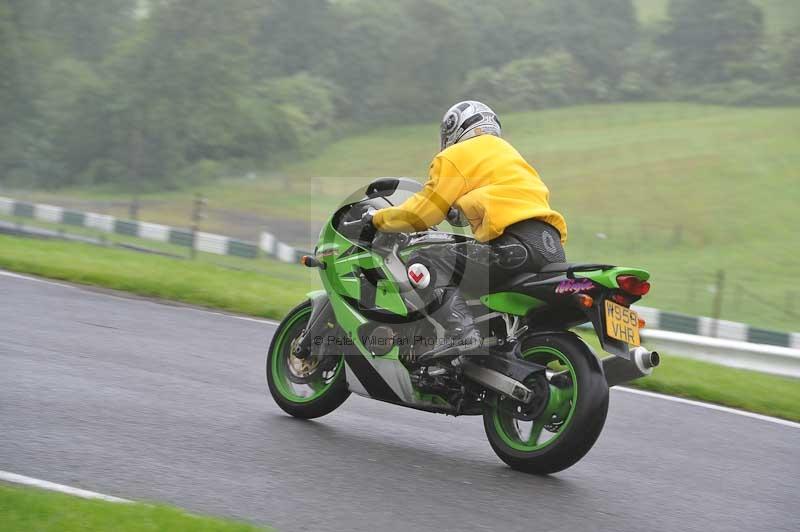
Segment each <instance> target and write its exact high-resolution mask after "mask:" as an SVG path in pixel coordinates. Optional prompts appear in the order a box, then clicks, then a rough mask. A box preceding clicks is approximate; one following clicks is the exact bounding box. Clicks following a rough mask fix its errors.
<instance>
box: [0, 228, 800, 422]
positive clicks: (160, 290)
mask: <svg viewBox="0 0 800 532" xmlns="http://www.w3.org/2000/svg"><path fill="white" fill-rule="evenodd" d="M259 262H260V263H261V264H262V265H263V266H262V270H261V272H260V273H259V272H252V271H231V270H229V269H226V268H222V267H220V266H218V265H215V264H209V263H206V262H203V261H202V260H197V261H189V260H177V259H172V258H168V257H161V256H155V255H145V254H137V253H132V252H130V251H125V250H119V249H109V248H102V247H97V246H91V245H86V244H78V243H73V242H60V241H42V240H29V239H24V238H16V237H8V236H0V267H1V268H6V269H9V270H14V271H18V272H24V273H32V274H36V275H41V276H43V277H50V278H55V279H63V280H66V281H71V282H77V283H84V284H92V285H98V286H103V287H106V288H113V289H117V290H124V291H127V292H132V293H135V294H140V295H145V296H152V297H158V298H163V299H171V300H176V301H183V302H186V303H192V304H196V305H201V306H206V307H214V308H220V309H224V310H229V311H232V312H239V313H243V314H251V315H255V316H263V317H269V318H277V319H280V318H282V317H283V315H284V313H285V312H286V311H287V310H288V309H290V308H291V307H293V306H294V305H296V304H297V303H298V302H300V301H301V300H302V298H303V297H304V294H305V293H306V292H308V291H309V290H312V289H315V288H317V287H318V286H319V285H318V281H317V280H316V279H315V278H314V277H313V276H314V275H315V272H313V271H310V270H306V269H304V268H298V267H297V266H293V265H286V264H280V263H277V262H273V261H266V260H264V261H259ZM587 339H588V340H589V341H590V342H592V343H593V345H595V346H596V345H597V343H596V341H594V342H593V340H592V338H587ZM799 384H800V382H798V380H797V379H789V378H782V377H776V376H772V375H766V374H762V373H756V372H752V371H744V370H738V369H732V368H726V367H723V366H718V365H716V364H709V363H705V362H699V361H695V360H689V359H685V358H680V357H672V356H665V357H664V358H663V362H662V365H661V366H659V368H658V370H657V371H656V372H655V373H654V374H653V376H651V377H648V378H646V379H641V380H639V381H636V382H635V383H634V386H636V387H638V388H642V389H647V390H652V391H655V392H661V393H667V394H670V395H678V396H681V397H689V398H693V399H698V400H701V401H708V402H711V403H718V404H722V405H726V406H731V407H735V408H742V409H745V410H750V411H752V412H758V413H762V414H767V415H772V416H777V417H781V418H785V419H790V420H793V421H800V385H799Z"/></svg>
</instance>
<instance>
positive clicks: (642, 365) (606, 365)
mask: <svg viewBox="0 0 800 532" xmlns="http://www.w3.org/2000/svg"><path fill="white" fill-rule="evenodd" d="M629 355H630V360H626V359H624V358H620V357H615V356H612V357H608V358H604V359H603V360H602V361H601V362H602V364H603V373H604V374H605V376H606V382H607V383H608V386H609V388H610V387H611V386H616V385H617V384H623V383H626V382H630V381H632V380H636V379H640V378H642V377H646V376H647V375H650V374H651V373H653V368H655V367H656V366H658V364H659V363H660V362H661V357H660V356H659V355H658V353H657V352H655V351H648V350H647V349H645V348H644V347H637V348H635V349H631V350H630V351H629Z"/></svg>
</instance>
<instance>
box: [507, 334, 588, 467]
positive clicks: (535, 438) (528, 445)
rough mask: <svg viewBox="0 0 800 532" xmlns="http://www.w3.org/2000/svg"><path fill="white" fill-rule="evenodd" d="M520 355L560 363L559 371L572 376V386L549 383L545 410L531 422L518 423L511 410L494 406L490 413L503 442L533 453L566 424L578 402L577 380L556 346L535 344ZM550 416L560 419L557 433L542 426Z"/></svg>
mask: <svg viewBox="0 0 800 532" xmlns="http://www.w3.org/2000/svg"><path fill="white" fill-rule="evenodd" d="M522 356H523V357H525V359H527V360H530V361H531V362H536V363H537V364H543V365H548V367H552V365H553V364H558V365H559V366H561V367H560V368H558V370H559V371H569V375H570V377H571V379H572V386H569V387H565V388H558V387H556V386H554V385H552V384H551V385H550V398H549V400H548V401H547V406H546V407H545V409H544V412H542V414H541V415H540V416H539V417H538V418H536V419H534V420H533V421H529V422H521V421H519V420H517V419H515V418H514V417H513V416H512V415H511V414H510V413H507V412H503V411H501V410H500V409H499V408H498V407H497V406H495V408H494V413H493V416H492V417H493V422H494V428H495V431H496V432H497V434H498V435H499V436H500V438H501V439H502V440H503V442H504V443H505V444H506V445H508V446H509V447H511V448H512V449H515V450H517V451H523V452H533V451H538V450H540V449H544V448H545V447H547V446H549V445H552V444H553V443H554V442H555V441H556V440H558V438H559V437H560V436H561V434H563V433H564V431H565V430H566V428H567V427H568V426H569V423H570V421H571V420H572V416H573V414H574V413H575V407H576V405H577V404H578V386H577V382H578V380H577V375H576V374H575V368H574V367H573V366H572V363H571V362H570V361H569V358H567V356H566V355H565V354H564V353H562V352H561V351H559V350H558V349H554V348H552V347H545V346H541V347H534V348H531V349H529V350H527V351H525V352H524V353H523V355H522ZM553 416H556V418H557V421H559V422H562V423H561V425H560V427H559V429H558V430H557V431H556V432H550V431H548V430H547V429H545V425H548V424H550V423H552V421H553ZM528 427H529V428H528ZM544 433H546V434H544ZM545 435H549V437H547V438H546V439H543V436H545Z"/></svg>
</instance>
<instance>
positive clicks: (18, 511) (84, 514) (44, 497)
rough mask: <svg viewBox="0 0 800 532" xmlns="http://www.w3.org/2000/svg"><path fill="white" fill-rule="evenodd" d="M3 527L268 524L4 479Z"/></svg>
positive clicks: (244, 527)
mask: <svg viewBox="0 0 800 532" xmlns="http://www.w3.org/2000/svg"><path fill="white" fill-rule="evenodd" d="M0 529H2V530H36V531H38V532H49V531H53V532H56V531H58V532H71V531H81V532H87V531H89V532H91V531H94V530H97V531H100V530H103V531H105V530H115V531H117V532H126V531H132V530H136V531H162V530H163V531H173V530H192V531H198V532H255V531H259V530H261V531H263V530H265V529H263V528H256V527H254V526H252V525H248V524H245V523H237V522H233V521H226V520H222V519H215V518H209V517H201V516H195V515H190V514H187V513H186V512H184V511H183V510H180V509H178V508H172V507H169V506H163V505H149V504H136V503H135V504H119V503H111V502H106V501H97V500H87V499H81V498H79V497H73V496H70V495H64V494H61V493H51V492H48V491H43V490H38V489H33V488H26V487H17V486H10V485H7V484H0Z"/></svg>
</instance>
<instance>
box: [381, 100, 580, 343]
mask: <svg viewBox="0 0 800 532" xmlns="http://www.w3.org/2000/svg"><path fill="white" fill-rule="evenodd" d="M549 195H550V192H549V190H548V189H547V187H546V186H545V184H544V183H543V182H542V180H541V178H540V177H539V174H538V173H537V172H536V170H534V168H533V167H532V166H531V165H530V164H528V163H527V162H526V161H525V159H523V157H522V156H521V155H520V154H519V152H518V151H517V150H516V149H514V147H513V146H511V144H509V143H508V142H506V141H505V140H504V139H503V138H502V130H501V126H500V120H499V119H498V117H497V115H496V114H495V113H494V111H492V109H491V108H489V106H487V105H485V104H483V103H481V102H477V101H463V102H459V103H457V104H455V105H454V106H452V107H451V108H450V109H448V111H447V112H446V113H445V115H444V117H443V119H442V123H441V151H440V152H439V154H438V155H436V157H434V159H433V161H432V162H431V165H430V171H429V179H428V181H427V183H425V186H424V188H423V189H422V190H421V191H419V192H418V193H416V194H415V195H413V196H412V197H410V198H408V199H407V200H406V201H404V202H403V203H402V204H400V205H397V206H394V207H388V208H384V209H380V210H378V211H376V212H374V214H372V218H371V223H372V224H373V226H374V228H375V229H377V230H379V231H383V232H411V231H423V230H425V229H427V228H429V227H431V226H433V225H436V224H438V223H440V222H442V221H443V220H444V219H445V218H446V216H447V214H448V212H449V210H450V208H451V207H456V208H457V209H458V210H459V211H460V212H461V213H462V214H463V215H464V216H465V217H466V219H467V220H468V221H469V224H470V226H471V228H472V232H473V234H474V236H475V239H476V240H477V242H478V244H474V245H471V246H469V247H467V248H465V247H464V246H463V245H461V246H459V245H457V244H456V245H454V246H455V247H454V248H453V249H451V250H449V251H450V255H448V254H447V253H446V252H444V253H443V252H442V249H441V248H442V246H432V250H431V252H429V253H427V252H425V251H424V250H423V251H421V252H419V253H418V254H417V255H416V256H414V257H412V258H411V260H410V261H409V262H408V263H409V264H411V263H413V262H419V263H421V264H424V265H425V266H426V267H427V268H428V269H429V271H430V273H431V278H432V279H434V280H435V282H434V283H431V290H433V292H434V297H436V298H437V299H438V302H439V303H440V304H441V306H440V307H439V308H438V309H437V310H436V311H435V312H434V313H433V314H432V317H433V318H434V319H435V320H436V321H437V322H439V323H440V324H441V325H442V326H443V327H444V328H445V330H446V338H447V340H448V343H447V344H445V345H440V346H438V347H436V348H434V349H433V350H432V351H430V352H428V353H426V354H425V355H423V357H425V356H431V355H435V354H436V353H438V352H440V351H442V350H444V349H448V348H449V347H450V346H451V345H457V346H459V350H460V351H466V350H469V349H474V348H475V347H478V346H479V345H480V341H481V337H480V333H479V332H478V330H477V329H476V327H475V324H474V322H473V316H472V312H471V311H470V309H469V306H468V305H467V302H466V300H465V298H464V296H463V294H462V293H461V291H460V290H459V286H456V284H457V282H456V281H454V279H458V278H459V277H461V276H462V275H463V279H461V280H462V283H461V284H467V285H469V284H470V283H480V282H483V283H486V282H488V283H489V285H490V286H491V285H495V286H497V285H498V283H500V282H502V279H504V278H508V277H510V276H512V275H514V274H517V273H525V272H537V271H539V270H540V269H541V268H542V267H543V266H544V265H545V264H549V263H553V262H564V261H565V256H564V248H563V247H562V244H563V243H564V242H565V241H566V239H567V225H566V222H565V220H564V217H563V216H562V215H561V214H560V213H558V212H556V211H555V210H553V209H551V208H550V204H549V201H548V200H549ZM453 253H455V254H461V255H462V256H464V257H466V258H467V259H468V260H467V263H468V266H467V268H466V270H465V271H464V272H457V273H456V276H455V277H453V276H452V275H448V273H449V271H452V269H453V263H454V261H453Z"/></svg>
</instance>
